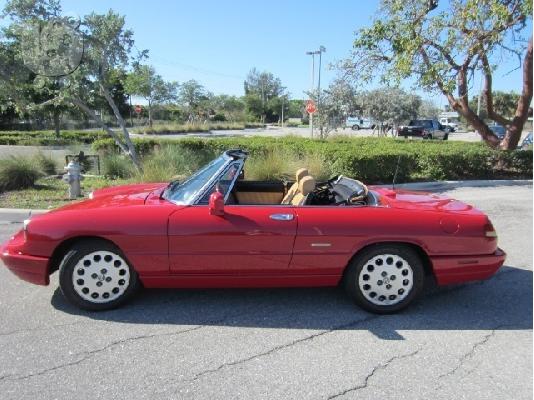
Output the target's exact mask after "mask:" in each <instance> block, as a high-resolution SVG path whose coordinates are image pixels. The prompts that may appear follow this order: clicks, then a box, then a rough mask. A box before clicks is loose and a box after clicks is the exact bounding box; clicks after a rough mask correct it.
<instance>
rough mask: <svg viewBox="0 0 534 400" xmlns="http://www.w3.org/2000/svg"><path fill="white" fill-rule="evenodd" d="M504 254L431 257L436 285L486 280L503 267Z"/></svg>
mask: <svg viewBox="0 0 534 400" xmlns="http://www.w3.org/2000/svg"><path fill="white" fill-rule="evenodd" d="M505 259H506V253H505V252H504V251H503V250H502V249H497V251H495V253H493V254H487V255H479V256H440V257H431V259H430V260H431V262H432V267H433V269H434V275H435V277H436V280H437V283H438V285H450V284H454V283H463V282H469V281H479V280H483V279H488V278H489V277H491V276H492V275H494V274H495V273H496V272H497V270H498V269H499V268H500V267H501V266H502V265H503V263H504V260H505Z"/></svg>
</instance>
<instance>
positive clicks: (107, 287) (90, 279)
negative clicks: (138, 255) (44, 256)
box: [59, 240, 139, 311]
mask: <svg viewBox="0 0 534 400" xmlns="http://www.w3.org/2000/svg"><path fill="white" fill-rule="evenodd" d="M59 286H60V288H61V292H62V293H63V295H64V296H65V297H66V298H67V300H69V301H70V302H71V303H73V304H74V305H76V306H78V307H80V308H83V309H86V310H93V311H97V310H109V309H111V308H115V307H117V306H119V305H121V304H122V303H124V302H125V301H126V300H128V298H130V297H131V296H132V295H133V294H134V292H135V291H136V290H137V288H138V287H139V278H138V276H137V273H136V272H135V270H134V269H133V268H132V267H131V266H130V265H129V264H128V262H127V261H126V257H125V256H124V254H123V253H122V252H121V251H120V250H119V249H118V248H117V247H116V246H114V245H113V244H111V243H109V242H106V241H102V240H87V241H84V242H80V243H77V244H75V245H74V246H73V247H72V248H71V249H70V250H69V252H68V253H67V254H66V255H65V257H64V258H63V261H62V262H61V265H60V267H59Z"/></svg>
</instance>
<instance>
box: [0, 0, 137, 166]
mask: <svg viewBox="0 0 534 400" xmlns="http://www.w3.org/2000/svg"><path fill="white" fill-rule="evenodd" d="M60 12H61V7H60V5H59V2H57V1H55V0H11V1H8V2H7V4H6V7H5V9H4V14H5V15H7V16H9V17H10V18H11V20H12V24H11V25H10V26H9V27H8V28H7V30H9V31H10V32H12V34H13V38H14V39H15V43H16V45H17V46H16V50H15V54H14V56H13V57H12V59H11V60H10V61H11V64H12V65H17V64H18V65H28V66H30V68H32V70H33V71H34V72H36V73H37V74H38V79H37V81H38V84H39V85H41V87H44V86H49V87H55V89H54V97H53V98H51V99H50V100H47V101H46V102H44V103H42V104H40V105H39V106H41V107H44V106H48V105H54V106H59V105H62V104H64V103H70V104H73V105H75V106H77V107H78V108H79V109H80V110H82V111H83V112H84V113H85V114H86V115H87V116H88V117H89V118H90V119H92V120H94V121H95V122H97V123H98V124H99V125H100V126H101V127H102V128H103V129H104V130H106V131H107V132H108V134H109V135H110V136H111V137H112V138H113V139H114V140H115V142H116V143H117V145H118V146H119V148H120V149H121V150H122V151H123V152H124V153H125V154H127V155H128V156H129V157H130V158H131V159H132V161H133V163H134V164H135V166H136V167H137V168H138V169H141V164H140V161H139V158H138V156H137V152H136V150H135V147H134V145H133V143H132V141H131V139H130V135H129V132H128V130H127V128H126V124H125V122H124V119H123V117H122V115H121V113H120V109H119V107H118V106H117V104H116V102H115V101H114V98H113V95H114V93H113V92H112V89H113V87H114V79H115V71H117V70H122V69H125V67H126V66H127V65H128V64H129V62H130V54H131V51H132V48H133V44H134V40H133V32H132V31H130V30H128V29H126V28H125V21H124V17H122V16H120V15H118V14H116V13H114V12H113V11H109V12H108V13H107V14H102V15H101V14H95V13H92V14H90V15H87V16H85V17H84V18H83V20H82V21H80V24H79V26H78V25H77V26H76V27H75V28H74V27H73V26H71V24H70V21H69V20H68V19H66V18H61V17H59V14H60ZM43 34H46V36H45V37H43V36H42V35H43ZM82 38H83V48H82V47H81V43H82ZM4 45H5V44H4ZM82 55H83V59H82V58H81V57H82ZM142 55H143V56H144V55H146V52H143V53H142ZM78 57H79V58H78ZM24 70H26V69H24ZM0 77H1V78H2V79H3V80H4V82H7V85H10V86H12V87H15V88H17V87H20V80H19V81H17V82H13V80H14V79H13V77H12V76H10V75H9V74H8V75H7V76H6V71H5V68H0ZM4 84H6V83H4ZM54 85H57V86H54ZM115 94H117V95H118V96H119V97H120V94H119V93H115ZM99 96H102V97H103V98H104V99H105V101H106V102H107V104H108V105H109V107H110V108H111V110H112V112H113V115H114V117H115V119H116V121H117V123H118V125H119V126H120V127H121V130H122V135H118V134H117V133H115V132H114V131H113V130H112V129H111V128H110V127H109V126H107V125H106V124H105V123H104V121H103V120H102V118H99V117H98V115H97V113H96V112H95V111H94V109H93V107H92V106H91V102H93V103H94V101H95V99H97V98H98V97H99Z"/></svg>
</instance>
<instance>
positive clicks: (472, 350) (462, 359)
mask: <svg viewBox="0 0 534 400" xmlns="http://www.w3.org/2000/svg"><path fill="white" fill-rule="evenodd" d="M505 326H506V325H499V326H497V327H495V328H493V329H492V330H491V331H490V332H489V333H487V334H486V335H484V337H483V338H482V339H481V340H479V341H477V342H475V343H473V345H472V346H471V348H470V349H469V351H468V352H467V353H465V354H464V355H463V356H461V357H460V359H459V360H458V364H457V365H456V366H455V367H454V368H452V369H451V370H450V371H448V372H446V373H444V374H441V375H440V376H438V379H443V378H445V377H447V376H452V375H454V374H455V373H456V372H457V371H458V370H459V369H460V368H461V367H462V366H463V365H464V363H465V362H466V361H467V360H469V359H470V358H471V357H473V355H474V354H475V352H476V350H477V349H478V348H479V347H481V346H484V345H485V344H486V343H488V341H489V340H490V339H491V338H492V337H494V336H495V334H496V333H497V330H498V329H501V328H503V327H505Z"/></svg>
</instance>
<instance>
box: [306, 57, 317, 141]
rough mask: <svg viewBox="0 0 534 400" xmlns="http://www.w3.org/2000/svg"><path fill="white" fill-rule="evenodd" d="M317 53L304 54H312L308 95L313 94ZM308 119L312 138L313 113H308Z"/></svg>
mask: <svg viewBox="0 0 534 400" xmlns="http://www.w3.org/2000/svg"><path fill="white" fill-rule="evenodd" d="M316 54H317V52H316V51H307V52H306V55H308V56H312V64H311V86H310V88H311V89H310V96H311V95H312V94H313V85H314V83H315V55H316ZM309 119H310V132H311V137H312V138H313V113H311V114H310V115H309Z"/></svg>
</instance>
